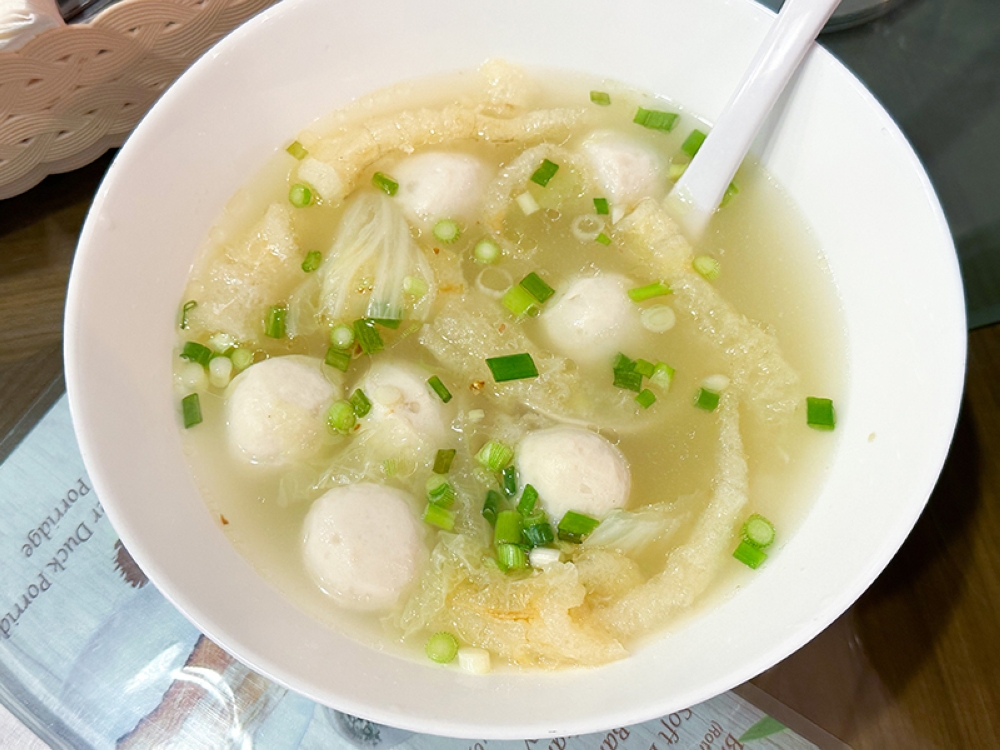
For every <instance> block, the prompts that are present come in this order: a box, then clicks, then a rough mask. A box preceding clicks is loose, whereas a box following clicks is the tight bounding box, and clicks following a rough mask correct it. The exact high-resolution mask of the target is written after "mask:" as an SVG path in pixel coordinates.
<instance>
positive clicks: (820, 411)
mask: <svg viewBox="0 0 1000 750" xmlns="http://www.w3.org/2000/svg"><path fill="white" fill-rule="evenodd" d="M181 356H183V355H181ZM806 424H807V425H809V426H810V427H812V428H813V429H816V430H832V429H833V428H834V427H836V426H837V412H836V411H835V410H834V408H833V401H832V400H830V399H828V398H816V397H814V396H809V397H808V398H806Z"/></svg>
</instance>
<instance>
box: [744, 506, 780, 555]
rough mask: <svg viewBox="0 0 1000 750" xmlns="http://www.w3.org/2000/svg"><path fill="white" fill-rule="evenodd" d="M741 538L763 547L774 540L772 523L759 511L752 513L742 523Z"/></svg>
mask: <svg viewBox="0 0 1000 750" xmlns="http://www.w3.org/2000/svg"><path fill="white" fill-rule="evenodd" d="M742 533H743V539H744V540H745V541H747V542H749V543H750V544H752V545H754V546H755V547H760V548H761V549H764V548H765V547H767V546H769V545H770V544H771V543H772V542H773V541H774V524H773V523H771V522H770V521H768V520H767V519H766V518H764V516H762V515H760V514H759V513H754V514H753V515H751V516H750V517H749V518H748V519H747V520H746V523H744V524H743V531H742Z"/></svg>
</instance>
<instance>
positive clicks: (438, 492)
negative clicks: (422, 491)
mask: <svg viewBox="0 0 1000 750" xmlns="http://www.w3.org/2000/svg"><path fill="white" fill-rule="evenodd" d="M427 500H428V502H430V503H431V504H433V505H440V506H441V507H442V508H450V507H451V506H452V505H454V504H455V488H454V487H452V486H451V484H450V483H449V482H448V480H447V479H445V478H444V477H443V476H441V475H440V474H431V477H430V479H428V480H427Z"/></svg>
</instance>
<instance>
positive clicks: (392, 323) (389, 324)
mask: <svg viewBox="0 0 1000 750" xmlns="http://www.w3.org/2000/svg"><path fill="white" fill-rule="evenodd" d="M372 320H373V321H375V322H376V323H378V324H379V325H380V326H382V327H383V328H391V329H392V330H394V331H395V330H396V329H397V328H399V326H400V324H401V323H402V322H403V320H402V318H388V317H386V318H383V317H377V318H372Z"/></svg>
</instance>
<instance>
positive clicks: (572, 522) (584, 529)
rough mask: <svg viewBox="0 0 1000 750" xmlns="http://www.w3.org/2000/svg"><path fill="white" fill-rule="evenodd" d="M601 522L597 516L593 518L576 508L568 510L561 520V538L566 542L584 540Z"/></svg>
mask: <svg viewBox="0 0 1000 750" xmlns="http://www.w3.org/2000/svg"><path fill="white" fill-rule="evenodd" d="M600 524H601V522H600V521H598V520H597V519H596V518H591V517H590V516H586V515H584V514H583V513H577V512H576V511H575V510H568V511H566V515H565V516H563V517H562V520H561V521H560V522H559V538H560V539H562V540H563V541H564V542H582V541H583V540H584V537H586V536H587V535H589V534H590V532H592V531H593V530H594V529H596V528H597V527H598V526H599V525H600Z"/></svg>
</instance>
